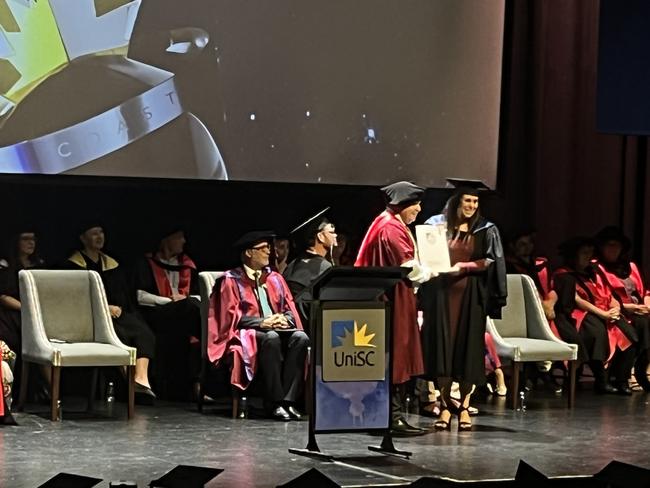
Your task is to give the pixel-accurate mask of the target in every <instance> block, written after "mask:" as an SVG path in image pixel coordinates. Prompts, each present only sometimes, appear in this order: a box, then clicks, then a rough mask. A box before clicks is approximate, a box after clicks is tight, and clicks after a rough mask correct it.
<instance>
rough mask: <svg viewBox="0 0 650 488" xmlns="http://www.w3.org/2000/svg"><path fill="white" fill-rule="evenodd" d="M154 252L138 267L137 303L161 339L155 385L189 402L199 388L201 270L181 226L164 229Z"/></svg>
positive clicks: (163, 391) (158, 341) (136, 273)
mask: <svg viewBox="0 0 650 488" xmlns="http://www.w3.org/2000/svg"><path fill="white" fill-rule="evenodd" d="M160 236H161V239H160V241H159V243H158V245H157V248H156V251H155V252H154V253H152V254H148V255H146V256H145V258H144V259H142V260H140V262H138V263H137V265H136V270H135V288H136V290H137V299H138V305H140V312H141V313H142V315H143V316H144V318H145V320H146V321H147V323H148V324H149V326H150V327H151V328H152V329H153V331H154V333H155V335H156V340H157V343H158V346H157V350H156V351H157V354H156V357H157V359H156V361H155V362H156V365H155V367H154V371H155V382H156V389H157V391H159V394H160V393H162V396H163V397H168V398H170V399H176V400H187V399H188V398H189V393H190V385H192V386H193V387H194V392H196V391H197V385H198V374H199V368H200V349H199V345H200V344H199V341H200V337H201V312H200V299H199V297H198V293H199V291H198V272H197V269H196V265H195V264H194V262H193V261H192V260H191V259H190V258H189V256H187V255H186V254H185V252H184V248H185V242H186V241H185V233H184V231H183V230H182V229H181V228H179V227H172V228H169V229H167V230H166V231H163V232H162V233H161V234H160Z"/></svg>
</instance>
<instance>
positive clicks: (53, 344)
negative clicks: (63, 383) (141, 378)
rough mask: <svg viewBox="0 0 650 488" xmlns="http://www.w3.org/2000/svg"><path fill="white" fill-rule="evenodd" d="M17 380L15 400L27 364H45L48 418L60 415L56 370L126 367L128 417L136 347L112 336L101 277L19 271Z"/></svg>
mask: <svg viewBox="0 0 650 488" xmlns="http://www.w3.org/2000/svg"><path fill="white" fill-rule="evenodd" d="M19 283H20V301H21V315H22V353H23V378H22V385H21V392H20V404H21V405H24V401H25V398H26V396H27V383H28V374H29V365H30V364H31V363H37V364H42V365H49V366H51V371H52V373H51V400H52V405H51V418H52V420H59V419H60V412H59V391H60V390H59V385H60V377H61V368H63V367H81V366H95V367H97V366H126V368H127V378H128V418H129V419H130V418H131V417H132V416H133V411H134V398H135V360H136V350H135V349H134V348H132V347H127V346H125V345H124V344H122V342H121V341H120V340H119V339H118V337H117V335H116V334H115V330H114V329H113V322H112V319H111V315H110V312H109V309H108V302H107V300H106V293H105V291H104V285H103V284H102V280H101V278H100V276H99V274H97V273H96V272H94V271H50V270H22V271H20V273H19Z"/></svg>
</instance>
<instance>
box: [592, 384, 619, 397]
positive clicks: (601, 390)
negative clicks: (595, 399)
mask: <svg viewBox="0 0 650 488" xmlns="http://www.w3.org/2000/svg"><path fill="white" fill-rule="evenodd" d="M594 391H595V392H596V393H598V394H599V395H615V394H617V393H618V388H615V387H613V386H612V385H610V384H609V383H606V382H597V383H595V384H594Z"/></svg>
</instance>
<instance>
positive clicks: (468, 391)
mask: <svg viewBox="0 0 650 488" xmlns="http://www.w3.org/2000/svg"><path fill="white" fill-rule="evenodd" d="M458 386H459V390H460V405H461V408H460V410H459V411H458V429H459V430H470V429H471V428H472V418H471V417H470V416H469V411H468V408H469V400H470V397H471V395H472V391H473V390H474V385H473V384H471V383H467V382H466V381H461V382H460V383H459V385H458Z"/></svg>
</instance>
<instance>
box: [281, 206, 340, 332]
mask: <svg viewBox="0 0 650 488" xmlns="http://www.w3.org/2000/svg"><path fill="white" fill-rule="evenodd" d="M328 210H329V207H328V208H326V209H325V210H322V211H320V212H319V213H318V214H316V215H314V216H313V217H311V218H310V219H309V220H307V221H306V222H303V223H302V224H300V225H299V226H298V227H296V228H295V229H293V230H292V231H291V235H292V236H294V239H295V240H296V245H297V247H298V249H299V250H300V254H299V255H298V257H297V258H296V259H294V260H293V261H291V263H289V265H288V266H287V269H285V270H284V273H283V274H282V276H284V279H285V281H286V282H287V285H289V289H290V290H291V294H292V295H293V297H294V299H295V301H296V307H297V309H298V312H299V313H300V319H301V320H302V322H303V324H304V325H305V327H306V326H307V325H308V324H309V306H310V303H311V299H312V295H311V292H310V290H309V286H310V285H311V284H312V283H313V282H314V280H316V278H318V277H319V276H320V275H321V274H323V273H324V272H325V271H327V270H328V269H330V268H331V267H332V262H331V259H332V256H331V255H332V249H333V248H334V247H335V246H336V245H337V242H336V231H335V229H334V224H332V223H331V222H330V221H329V220H328V219H327V217H325V213H326V212H327V211H328Z"/></svg>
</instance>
